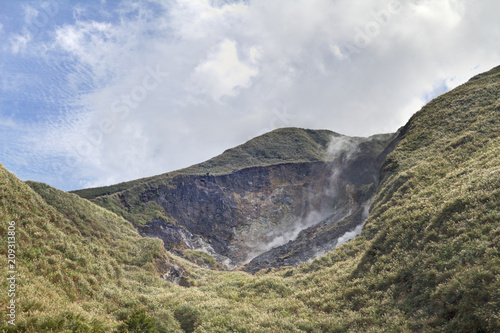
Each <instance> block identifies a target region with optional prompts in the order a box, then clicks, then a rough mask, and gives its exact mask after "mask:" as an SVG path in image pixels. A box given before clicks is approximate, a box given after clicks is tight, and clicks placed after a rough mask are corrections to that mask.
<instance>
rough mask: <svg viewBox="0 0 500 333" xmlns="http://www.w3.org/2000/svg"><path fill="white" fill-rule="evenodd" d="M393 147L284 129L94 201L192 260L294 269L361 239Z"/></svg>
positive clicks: (385, 138)
mask: <svg viewBox="0 0 500 333" xmlns="http://www.w3.org/2000/svg"><path fill="white" fill-rule="evenodd" d="M392 139H394V135H391V134H387V135H377V136H373V137H370V138H351V137H346V136H342V135H339V134H336V133H334V132H330V131H311V130H302V129H281V130H276V131H274V132H271V133H268V134H266V135H264V136H262V137H259V138H256V139H254V140H251V141H249V142H247V143H246V144H244V145H242V146H239V147H236V148H234V149H232V150H229V151H226V152H225V153H223V154H222V155H221V156H218V157H216V158H214V159H213V160H210V161H207V162H205V163H202V164H200V165H197V166H194V167H192V168H191V169H186V170H183V171H181V172H174V173H171V174H165V175H163V176H161V177H156V178H151V179H146V180H143V181H142V182H139V183H137V182H135V183H132V184H128V185H127V184H121V185H119V186H118V187H115V188H108V189H107V191H108V192H113V191H115V190H116V189H118V190H117V191H116V192H114V193H107V194H105V195H97V196H95V197H93V198H91V199H93V200H94V201H95V202H96V203H98V204H101V205H102V206H104V207H106V208H109V209H111V210H114V211H115V212H117V213H119V214H121V215H122V216H124V217H125V218H127V219H129V220H130V221H131V222H133V223H134V224H135V225H136V227H137V228H138V230H139V232H140V233H141V234H142V235H144V236H148V237H156V238H160V239H162V240H163V242H164V244H165V248H166V249H168V250H170V251H172V252H174V253H176V254H180V255H184V256H185V257H187V256H186V255H185V254H186V253H189V254H190V257H191V258H190V259H192V257H193V251H192V250H196V251H200V252H204V253H206V254H209V255H211V256H212V257H213V258H214V259H215V260H216V261H217V262H218V263H220V264H222V265H223V266H224V267H225V268H227V269H235V268H237V267H240V266H242V265H245V264H247V263H248V264H247V265H246V266H244V268H243V269H245V270H247V271H249V272H255V271H257V270H259V269H261V268H267V267H278V266H283V265H297V264H298V263H301V262H305V261H308V260H311V259H313V258H315V257H316V256H318V255H321V254H323V253H326V252H327V251H329V250H331V249H334V248H335V246H337V245H338V244H339V238H341V237H344V238H341V239H340V241H342V240H343V239H345V238H346V237H349V235H351V234H352V235H355V234H356V233H359V231H360V228H361V225H362V223H363V221H364V219H365V218H366V216H367V211H368V206H369V201H370V198H371V197H372V195H373V193H374V191H375V189H376V186H377V184H378V180H379V170H380V166H381V164H382V162H383V160H384V158H381V157H380V156H381V154H382V155H383V154H386V153H387V152H384V149H385V148H386V147H387V146H388V144H389V143H390V142H391V140H392ZM229 170H231V171H229ZM123 188H125V189H123ZM95 191H97V193H99V192H102V191H103V190H102V189H97V190H95ZM76 193H78V194H81V195H87V196H88V194H89V192H88V190H87V192H79V191H77V192H76ZM346 233H347V234H346ZM186 251H187V252H186ZM200 255H202V254H201V253H200Z"/></svg>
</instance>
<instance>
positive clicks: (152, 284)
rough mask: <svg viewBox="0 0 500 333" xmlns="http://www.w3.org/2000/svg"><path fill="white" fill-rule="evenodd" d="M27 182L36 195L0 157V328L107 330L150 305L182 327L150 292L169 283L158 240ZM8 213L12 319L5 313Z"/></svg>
mask: <svg viewBox="0 0 500 333" xmlns="http://www.w3.org/2000/svg"><path fill="white" fill-rule="evenodd" d="M30 185H31V186H32V187H33V188H34V189H36V190H37V192H38V193H40V195H39V194H37V193H35V191H34V190H33V189H32V188H30V186H28V185H27V184H26V183H23V182H21V181H19V180H18V179H17V178H16V177H15V176H13V175H12V174H10V173H8V172H7V171H6V170H5V168H4V167H3V166H1V165H0V234H1V235H2V237H1V240H0V253H1V256H0V267H1V268H2V279H1V281H0V289H1V291H2V292H1V293H0V315H1V322H0V331H1V332H12V331H13V332H63V331H68V332H109V331H111V329H112V328H114V327H118V326H120V325H121V324H122V322H123V321H124V320H126V319H127V317H129V316H130V315H131V314H132V313H133V312H134V311H140V310H142V311H146V312H151V311H152V310H153V309H155V312H156V315H157V317H158V318H161V320H162V322H163V323H164V325H166V327H170V330H168V331H171V332H176V331H179V324H178V322H177V321H176V320H175V319H174V317H173V314H172V312H171V311H169V310H166V309H162V308H159V306H160V305H159V303H157V302H156V301H155V299H154V295H157V294H159V293H168V292H169V288H170V287H172V285H171V284H169V283H167V282H166V281H163V280H162V279H160V278H159V273H161V272H162V267H168V266H169V265H171V262H172V260H171V258H170V257H169V255H168V254H167V253H166V252H165V251H164V249H163V244H162V242H161V241H159V240H156V239H146V238H141V237H140V236H139V235H138V234H137V232H136V231H135V229H134V228H133V227H132V225H131V224H130V223H129V222H127V221H125V220H123V219H122V218H119V217H118V216H116V215H115V214H113V213H111V212H109V211H106V210H105V209H103V208H101V207H98V206H96V205H94V204H92V203H90V202H89V201H87V200H84V199H81V198H79V197H78V196H76V195H74V194H68V193H64V192H62V191H59V190H56V189H54V188H51V187H48V186H46V185H43V184H38V183H30ZM47 202H50V205H49V204H48V203H47ZM10 221H14V222H15V226H16V230H15V233H16V234H15V237H16V242H15V244H16V258H15V260H16V262H15V264H16V270H17V274H16V281H15V282H16V296H15V304H16V318H15V319H16V320H15V323H16V325H15V326H12V325H10V324H8V323H7V318H8V317H7V314H6V311H7V304H8V302H10V297H8V295H7V290H9V288H8V283H7V280H6V278H5V277H6V275H7V228H8V222H10ZM142 299H144V301H142ZM9 319H10V318H9ZM176 328H177V329H176Z"/></svg>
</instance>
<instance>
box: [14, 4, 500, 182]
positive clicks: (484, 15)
mask: <svg viewBox="0 0 500 333" xmlns="http://www.w3.org/2000/svg"><path fill="white" fill-rule="evenodd" d="M127 3H128V4H131V2H124V3H123V5H122V7H121V8H122V9H121V10H122V11H123V13H124V14H123V15H122V16H121V17H120V19H118V20H115V21H109V22H105V21H98V20H96V19H88V17H89V15H88V13H87V14H86V15H77V16H76V21H75V22H74V23H73V24H67V25H64V26H58V27H57V30H56V32H55V35H54V36H55V39H54V42H53V44H50V45H47V50H48V53H47V56H49V57H50V55H51V54H52V56H53V57H54V63H57V62H58V59H59V58H60V57H61V54H62V55H63V56H64V57H67V58H64V59H70V60H71V61H72V62H74V63H75V65H74V67H72V69H71V70H70V71H69V72H68V71H66V72H65V73H66V74H64V75H66V76H65V89H66V90H69V92H70V93H71V94H73V95H74V96H76V97H77V98H76V99H75V101H73V104H72V106H71V108H70V109H71V110H77V111H72V112H68V113H67V114H65V115H64V117H63V118H61V119H58V120H55V121H53V122H52V123H53V124H54V125H53V126H51V127H50V128H49V129H50V133H51V135H46V133H48V129H47V128H42V129H41V130H40V132H36V133H39V134H35V135H34V137H36V135H40V136H41V135H44V140H43V141H41V140H38V142H39V143H38V144H37V145H36V149H38V150H40V151H47V152H49V151H50V152H52V153H53V152H57V154H60V155H64V154H77V155H78V153H75V151H78V149H83V148H82V147H84V146H85V145H87V146H88V145H90V146H89V147H90V148H89V149H88V152H87V153H85V156H80V157H81V158H80V162H79V163H78V165H77V167H76V168H75V169H73V171H74V172H75V179H76V180H82V179H84V180H85V183H80V185H79V186H85V185H102V184H104V183H111V182H118V181H123V180H127V179H133V178H139V177H143V176H147V175H153V174H158V173H162V172H166V171H169V170H172V169H176V168H181V167H184V166H188V165H190V164H192V163H195V162H200V161H202V160H204V159H207V158H210V157H212V156H214V155H216V154H218V153H220V152H222V151H223V150H225V149H227V148H229V147H231V146H234V145H236V144H239V143H242V142H243V141H244V140H245V139H247V138H248V137H252V136H255V135H257V134H260V133H262V131H264V130H270V129H273V128H275V127H281V126H300V127H309V128H328V129H331V130H334V131H337V132H340V133H342V134H347V135H358V136H369V135H372V134H375V133H380V132H389V131H395V130H396V129H397V128H399V127H400V126H402V125H404V123H405V122H406V121H407V120H408V119H409V117H410V116H411V114H412V113H414V112H416V111H417V110H418V109H419V108H420V107H421V106H422V104H423V103H424V102H425V100H426V99H427V98H429V97H430V98H431V97H433V96H432V94H433V93H437V92H438V91H440V90H439V89H435V87H436V85H437V84H441V83H443V82H445V84H446V86H447V87H449V88H452V87H455V86H456V85H458V84H460V83H462V82H464V80H466V79H467V78H469V77H471V76H472V75H474V74H477V73H479V72H481V71H485V70H488V69H489V68H491V67H493V66H495V65H498V63H499V62H500V29H499V23H498V19H497V17H496V16H497V15H496V14H495V13H498V12H499V10H500V3H498V2H496V1H494V0H483V1H480V2H469V1H465V0H443V1H438V2H436V1H430V0H425V1H408V2H401V5H402V6H401V8H400V9H399V10H394V8H395V7H391V6H393V4H394V1H392V0H388V1H385V0H367V1H363V2H353V1H348V0H339V1H329V0H297V1H288V0H273V1H268V0H253V1H249V2H248V1H237V2H232V3H231V2H230V3H227V4H220V5H214V4H213V1H209V0H179V1H177V2H161V1H158V3H157V5H158V6H160V9H161V10H160V9H158V8H157V9H155V10H152V9H151V8H149V7H148V4H147V3H142V2H141V3H134V4H133V6H132V5H131V6H132V7H133V8H132V7H130V8H129V10H128V11H127V8H128V7H127ZM391 10H392V11H391ZM132 12H134V13H136V12H139V14H137V15H135V14H134V15H129V14H130V13H132ZM381 13H390V16H388V17H385V20H384V17H382V18H381V16H380V15H382V14H381ZM84 17H87V18H86V19H84ZM380 20H382V21H380ZM363 39H364V43H357V42H360V41H361V40H363ZM28 42H29V40H26V42H23V39H22V38H20V39H19V40H17V42H15V43H14V44H15V45H17V46H15V47H14V44H12V45H13V46H12V50H13V51H14V50H17V51H16V52H21V50H22V49H23V47H26V44H27V43H28ZM51 52H52V53H51ZM147 68H149V69H154V70H156V69H158V70H159V71H160V72H161V73H163V74H162V76H161V78H160V80H159V81H158V82H156V83H158V84H157V85H156V84H154V83H155V81H153V79H152V78H151V77H149V78H148V75H151V74H150V72H149V71H148V69H147ZM148 84H149V85H148ZM153 85H154V88H153ZM146 86H148V87H149V88H151V89H146ZM82 87H86V88H85V89H86V90H82ZM134 96H135V97H134ZM276 110H286V117H278V116H277V113H276ZM106 122H108V123H110V124H111V125H112V127H113V129H112V130H106V126H104V127H103V124H105V123H106ZM103 128H104V129H103ZM99 132H100V134H99ZM61 138H64V140H61ZM93 139H94V140H93ZM34 141H36V140H34ZM80 155H81V154H80ZM75 179H74V180H73V181H74V182H75V181H76V180H75ZM73 187H74V186H73Z"/></svg>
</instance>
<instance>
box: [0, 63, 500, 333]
mask: <svg viewBox="0 0 500 333" xmlns="http://www.w3.org/2000/svg"><path fill="white" fill-rule="evenodd" d="M499 116H500V67H497V68H494V69H492V70H491V71H489V72H486V73H483V74H481V75H478V76H476V77H474V78H472V79H471V80H469V81H468V82H467V83H465V84H463V85H461V86H459V87H457V88H455V89H454V90H452V91H450V92H448V93H446V94H444V95H442V96H439V97H438V98H436V99H434V100H433V101H431V102H430V103H429V104H427V105H426V106H425V107H424V108H422V110H420V111H419V112H417V113H416V114H415V115H414V116H413V117H412V118H411V119H410V121H409V122H408V123H407V124H406V125H405V126H404V127H403V128H402V129H401V130H400V131H399V132H398V134H397V137H396V138H394V139H392V141H391V140H388V141H390V143H389V144H388V146H387V147H386V148H381V147H378V148H377V149H375V150H377V152H376V153H374V154H372V155H377V157H376V158H375V160H372V161H374V163H381V168H380V170H379V172H378V179H377V180H376V181H375V180H374V182H373V183H372V185H369V188H374V189H373V194H374V195H373V197H370V195H368V196H367V197H370V201H369V202H370V205H369V206H370V208H369V214H368V217H367V219H366V220H365V221H364V226H363V228H362V231H361V233H360V235H359V236H357V237H356V238H354V239H352V240H351V241H349V242H345V243H344V244H342V245H340V246H338V247H336V248H335V250H334V251H330V252H328V253H326V254H325V255H323V256H321V257H319V258H317V259H315V260H312V261H311V262H308V263H304V264H300V265H298V266H296V267H290V266H286V267H279V268H267V269H261V270H259V271H258V272H256V273H255V274H248V273H246V272H244V271H242V270H236V271H226V270H221V268H220V267H219V266H217V265H216V263H213V262H211V261H210V257H209V256H207V255H206V253H202V252H196V251H193V250H191V252H190V253H189V256H191V258H190V259H191V260H193V261H198V262H199V263H200V265H195V264H192V263H191V262H190V261H187V260H184V259H182V258H180V257H179V256H177V255H175V253H174V254H172V252H168V251H166V250H165V247H168V244H165V242H162V240H159V239H152V238H147V237H141V236H140V235H139V234H138V233H137V232H136V230H135V228H139V227H140V225H144V226H147V224H148V221H147V218H148V217H149V216H150V213H151V211H154V210H156V212H157V214H158V220H161V219H166V218H168V216H167V211H165V210H163V208H162V206H160V207H155V206H153V205H152V204H150V205H151V206H147V205H143V206H141V205H139V204H137V205H136V209H135V210H134V209H130V211H128V210H126V209H122V208H121V206H120V205H118V204H115V203H114V202H113V201H109V202H108V205H109V206H110V208H113V209H116V210H117V212H118V213H121V212H124V214H123V215H125V216H127V217H128V218H130V219H135V220H134V221H133V223H134V225H132V223H131V222H129V221H130V220H127V219H124V218H123V217H121V216H119V214H115V213H113V212H110V211H109V210H106V209H104V208H102V207H100V206H98V205H96V204H94V203H92V202H90V201H89V200H86V199H83V198H81V197H79V196H77V195H74V194H69V193H64V192H62V191H59V190H56V189H53V188H51V187H49V186H47V185H43V184H39V183H31V182H29V183H23V182H21V181H19V180H18V179H17V178H16V177H15V176H14V175H12V174H10V173H9V172H8V171H6V170H5V169H4V168H3V167H1V166H0V228H1V230H2V235H4V237H2V238H1V240H0V252H1V253H2V256H0V265H2V266H3V267H7V264H8V261H7V253H8V252H7V245H8V240H7V237H5V235H6V234H7V232H8V230H9V227H8V223H7V221H14V222H15V225H16V230H15V231H16V240H15V241H16V251H17V252H16V270H17V273H16V286H15V288H16V298H15V304H16V325H15V326H12V325H10V324H8V323H7V322H6V321H5V320H4V321H2V322H1V323H0V331H2V332H68V331H69V332H113V331H114V332H126V331H128V332H318V333H319V332H381V331H386V332H498V331H500V315H499V313H500V251H499V244H500V157H499V156H500V120H499V119H500V117H499ZM287 131H297V132H296V133H304V130H296V129H291V130H290V129H289V130H287ZM306 132H307V131H306ZM270 134H271V135H276V133H270ZM325 134H327V135H326V136H325V137H326V138H328V139H327V140H323V141H321V142H323V144H320V143H319V142H320V141H318V140H313V141H311V142H316V143H317V144H318V146H316V147H322V150H321V151H325V150H326V151H328V150H329V149H328V148H329V147H328V146H329V142H330V141H329V138H330V137H331V136H332V134H331V133H330V132H325ZM333 136H334V137H338V135H335V134H333ZM290 138H293V136H290V137H289V138H288V139H286V140H289V139H290ZM333 141H335V140H333ZM348 141H349V140H348ZM361 141H363V142H365V143H369V140H368V141H367V140H366V139H363V140H361ZM382 141H384V144H385V142H387V141H385V140H382ZM361 144H362V142H360V141H356V143H355V145H357V146H359V145H361ZM384 144H382V145H381V146H383V145H384ZM311 146H312V147H314V146H315V144H314V143H312V145H311ZM311 146H310V147H311ZM289 147H292V146H289ZM332 147H335V145H334V144H332ZM380 150H382V151H381V152H380ZM334 151H335V149H334V148H331V150H330V152H334ZM349 151H350V150H347V151H346V150H343V152H341V153H340V155H344V160H342V159H341V160H337V162H335V161H336V158H337V157H328V158H327V157H322V158H321V159H320V158H317V160H316V161H313V160H312V159H313V158H314V157H311V160H310V161H304V160H301V161H293V160H288V161H286V162H283V163H276V162H272V161H270V163H269V164H264V163H262V165H260V164H259V163H261V162H262V161H266V160H267V158H261V157H259V158H258V159H260V162H256V164H255V165H253V166H250V167H247V166H244V167H243V166H242V167H241V168H240V169H238V167H236V168H234V170H236V171H235V172H234V174H239V173H241V172H249V171H247V169H249V168H254V171H252V172H254V173H255V174H257V175H259V173H258V171H259V170H264V169H262V168H268V169H267V170H268V171H269V173H267V174H266V175H270V174H271V170H274V172H275V175H277V176H276V177H277V178H272V179H274V180H276V179H282V178H279V177H285V176H286V174H284V173H283V172H281V171H280V168H281V167H282V166H281V164H284V165H286V167H285V169H283V170H285V171H289V170H292V171H293V168H292V169H288V168H289V167H290V166H289V165H293V166H294V167H295V168H299V169H300V168H301V167H303V165H304V163H305V164H306V165H310V167H311V168H310V169H308V170H309V172H311V173H315V172H317V170H316V169H314V168H312V166H313V165H316V164H318V163H319V164H323V165H339V164H336V163H340V164H342V163H341V162H342V161H344V162H345V161H346V160H347V162H348V161H349V158H348V155H351V156H354V158H355V154H354V155H353V154H348V152H349ZM378 152H380V153H378ZM377 153H378V154H377ZM385 154H387V156H385ZM223 155H224V154H223ZM291 155H293V154H291ZM291 155H289V156H291ZM332 155H333V156H336V155H335V154H332ZM317 156H321V154H320V155H317ZM269 159H272V157H271V158H269ZM244 160H247V158H246V157H245V159H244ZM244 160H240V161H244ZM238 163H239V162H238ZM222 164H224V163H222ZM222 164H220V165H219V167H221V166H222ZM362 164H363V163H362ZM202 169H203V168H201V167H199V169H198V170H197V171H189V170H188V171H186V170H184V171H182V170H181V171H179V172H176V173H175V174H174V173H172V174H170V176H169V177H172V178H174V177H188V178H189V177H194V176H196V177H205V183H207V181H208V180H207V179H208V178H209V177H215V176H220V177H230V176H231V175H233V172H232V170H233V168H231V170H227V169H226V170H225V171H224V170H222V171H221V172H220V173H217V174H215V173H214V174H213V175H212V174H209V175H208V176H207V175H206V172H202ZM192 170H193V169H192ZM319 170H322V169H321V168H319ZM330 170H331V169H330ZM349 170H350V169H349ZM190 172H191V173H190ZM318 172H319V171H318ZM249 174H251V173H249ZM292 174H293V175H295V178H294V177H291V178H292V180H293V179H297V180H304V179H305V178H306V177H307V176H308V173H307V172H305V171H297V172H296V173H292ZM318 174H321V172H319V173H318ZM324 174H326V173H324ZM278 176H279V177H278ZM299 176H301V177H304V178H300V177H299ZM169 177H166V179H169ZM255 177H257V176H255ZM309 177H310V178H314V177H312V176H309ZM164 178H165V175H161V176H158V177H156V178H153V179H150V180H149V182H152V183H148V182H144V180H139V181H136V182H132V183H125V184H120V185H117V186H114V187H108V188H105V189H94V190H90V191H87V192H85V193H86V194H87V195H88V196H89V197H92V196H93V195H94V197H95V199H93V200H95V201H99V200H101V199H99V198H100V197H107V198H114V197H113V195H114V194H116V198H118V199H120V197H119V194H124V193H127V195H129V196H128V197H126V196H123V199H124V200H125V202H126V203H128V204H129V205H130V207H134V205H132V204H131V203H134V204H136V203H139V202H142V201H141V199H140V198H136V199H133V198H134V196H133V194H134V193H144V192H142V189H143V188H142V186H139V185H141V184H143V186H146V184H156V183H155V182H158V184H159V183H161V182H165V184H164V185H165V186H166V188H167V189H168V188H169V184H170V183H168V181H167V180H163V179H164ZM196 179H197V180H198V181H200V179H201V178H192V181H193V182H194V181H196ZM222 179H223V178H221V179H217V182H215V181H214V184H221V183H220V182H222ZM225 179H231V180H236V178H225ZM258 179H260V178H258V177H257V180H258ZM285 180H286V181H288V182H290V179H288V180H287V179H285ZM210 181H212V180H210ZM283 183H285V181H284V180H283ZM181 184H182V183H181ZM292 184H300V183H299V182H298V181H297V182H296V183H292ZM131 185H132V186H131ZM156 185H157V184H156ZM156 185H155V186H156ZM195 185H197V184H195ZM243 185H244V186H248V185H249V184H248V182H246V183H245V182H241V183H240V185H239V186H242V187H243ZM252 185H253V184H252ZM184 186H186V190H188V188H187V187H189V188H190V189H194V188H195V187H192V186H193V185H192V184H191V183H186V182H185V183H184ZM197 186H198V185H197ZM199 186H201V183H200V184H199ZM285 187H286V186H285ZM156 188H157V187H154V186H153V187H152V189H153V190H154V191H153V193H156V192H155V191H156ZM170 188H171V189H172V190H174V187H173V186H170ZM263 188H264V187H263ZM292 188H293V186H292ZM134 191H137V192H134ZM120 192H123V193H120ZM207 192H208V193H211V192H210V191H207ZM312 192H314V191H312ZM82 193H83V192H82ZM92 193H93V194H92ZM106 193H107V194H106ZM322 195H323V194H322ZM143 198H145V199H147V196H144V197H143ZM264 199H265V198H264ZM127 200H135V201H127ZM264 201H265V200H264ZM130 202H131V203H130ZM144 202H149V201H147V200H144ZM313 202H314V201H313ZM358 202H359V203H363V202H365V201H363V200H360V201H358ZM102 203H103V205H104V204H105V201H103V202H102ZM120 204H121V203H120ZM329 205H331V203H329ZM123 207H126V205H123ZM330 207H331V206H330ZM338 207H340V206H338ZM333 208H335V206H334V207H333ZM118 209H119V211H118ZM141 209H142V210H141ZM127 214H128V215H127ZM141 214H142V215H141ZM355 215H356V214H354V215H353V216H355ZM141 218H142V219H141ZM330 218H331V216H327V217H326V219H324V220H322V222H321V223H320V224H319V225H317V226H316V228H319V229H314V228H313V229H307V228H306V229H304V230H302V234H303V235H311V236H312V235H314V232H315V230H318V232H321V233H324V234H328V233H327V230H324V229H322V228H321V225H322V223H323V222H324V221H327V220H329V219H330ZM170 223H172V224H174V223H175V221H173V220H172V221H171V222H170ZM346 223H348V222H346ZM337 225H343V222H341V221H339V223H338V224H337ZM177 227H178V228H181V229H184V228H182V226H177ZM313 227H314V226H313ZM301 237H304V236H301V232H299V234H298V235H297V238H295V242H296V243H297V244H300V243H301V239H302V238H301ZM306 238H307V237H306ZM320 238H321V237H320ZM341 240H342V239H341ZM338 242H339V241H338ZM287 244H289V243H285V244H283V245H281V246H285V248H284V249H283V248H281V247H280V246H278V247H276V248H274V249H275V250H274V251H276V252H275V253H276V256H282V255H283V253H285V252H286V251H287V249H286V245H287ZM292 244H294V243H293V242H292ZM297 246H300V245H297ZM335 246H336V245H335ZM298 248H299V247H298ZM173 252H175V251H173ZM180 252H183V251H180ZM183 254H184V253H183ZM184 255H185V256H186V257H187V256H188V255H186V254H184ZM262 255H264V256H265V255H266V252H264V253H263V254H261V255H260V256H262ZM257 258H259V256H257V257H256V258H254V260H255V259H257ZM264 259H265V260H267V259H266V258H264ZM285 259H286V258H285ZM249 264H251V261H250V263H248V265H249ZM202 265H205V266H206V267H211V268H202V267H200V266H202ZM243 268H245V266H244V267H243ZM4 272H5V271H4ZM0 288H1V290H4V292H2V293H1V294H0V303H1V304H0V313H1V315H2V316H3V318H7V316H6V315H7V313H8V312H7V311H8V309H7V304H10V296H8V293H7V292H5V291H7V290H9V288H12V287H11V286H10V283H9V282H8V280H7V279H2V280H1V282H0Z"/></svg>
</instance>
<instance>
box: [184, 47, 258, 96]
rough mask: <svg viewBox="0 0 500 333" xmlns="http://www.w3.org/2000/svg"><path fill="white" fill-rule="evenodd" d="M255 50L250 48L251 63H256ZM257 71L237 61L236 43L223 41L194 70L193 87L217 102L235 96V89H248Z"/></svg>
mask: <svg viewBox="0 0 500 333" xmlns="http://www.w3.org/2000/svg"><path fill="white" fill-rule="evenodd" d="M255 50H256V48H251V49H250V52H251V53H252V55H251V61H252V62H254V63H255V62H256V61H257V58H258V54H257V53H256V51H255ZM257 73H258V71H257V70H256V69H255V68H252V67H250V66H248V65H246V64H245V63H243V62H241V61H240V60H239V59H238V50H237V49H236V43H235V42H234V41H230V40H227V39H226V40H224V41H223V42H221V43H220V44H219V45H218V46H217V50H216V51H215V52H212V53H210V54H209V56H208V58H207V59H206V60H205V61H204V62H203V63H201V64H200V65H198V66H197V67H196V68H195V69H194V73H193V80H194V85H195V86H197V87H198V89H200V91H202V92H206V93H208V94H209V95H210V96H211V97H212V98H213V99H214V100H216V101H219V100H220V98H221V97H223V96H235V95H236V94H237V91H236V90H237V88H248V87H249V86H250V81H251V79H252V77H254V76H256V75H257Z"/></svg>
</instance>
